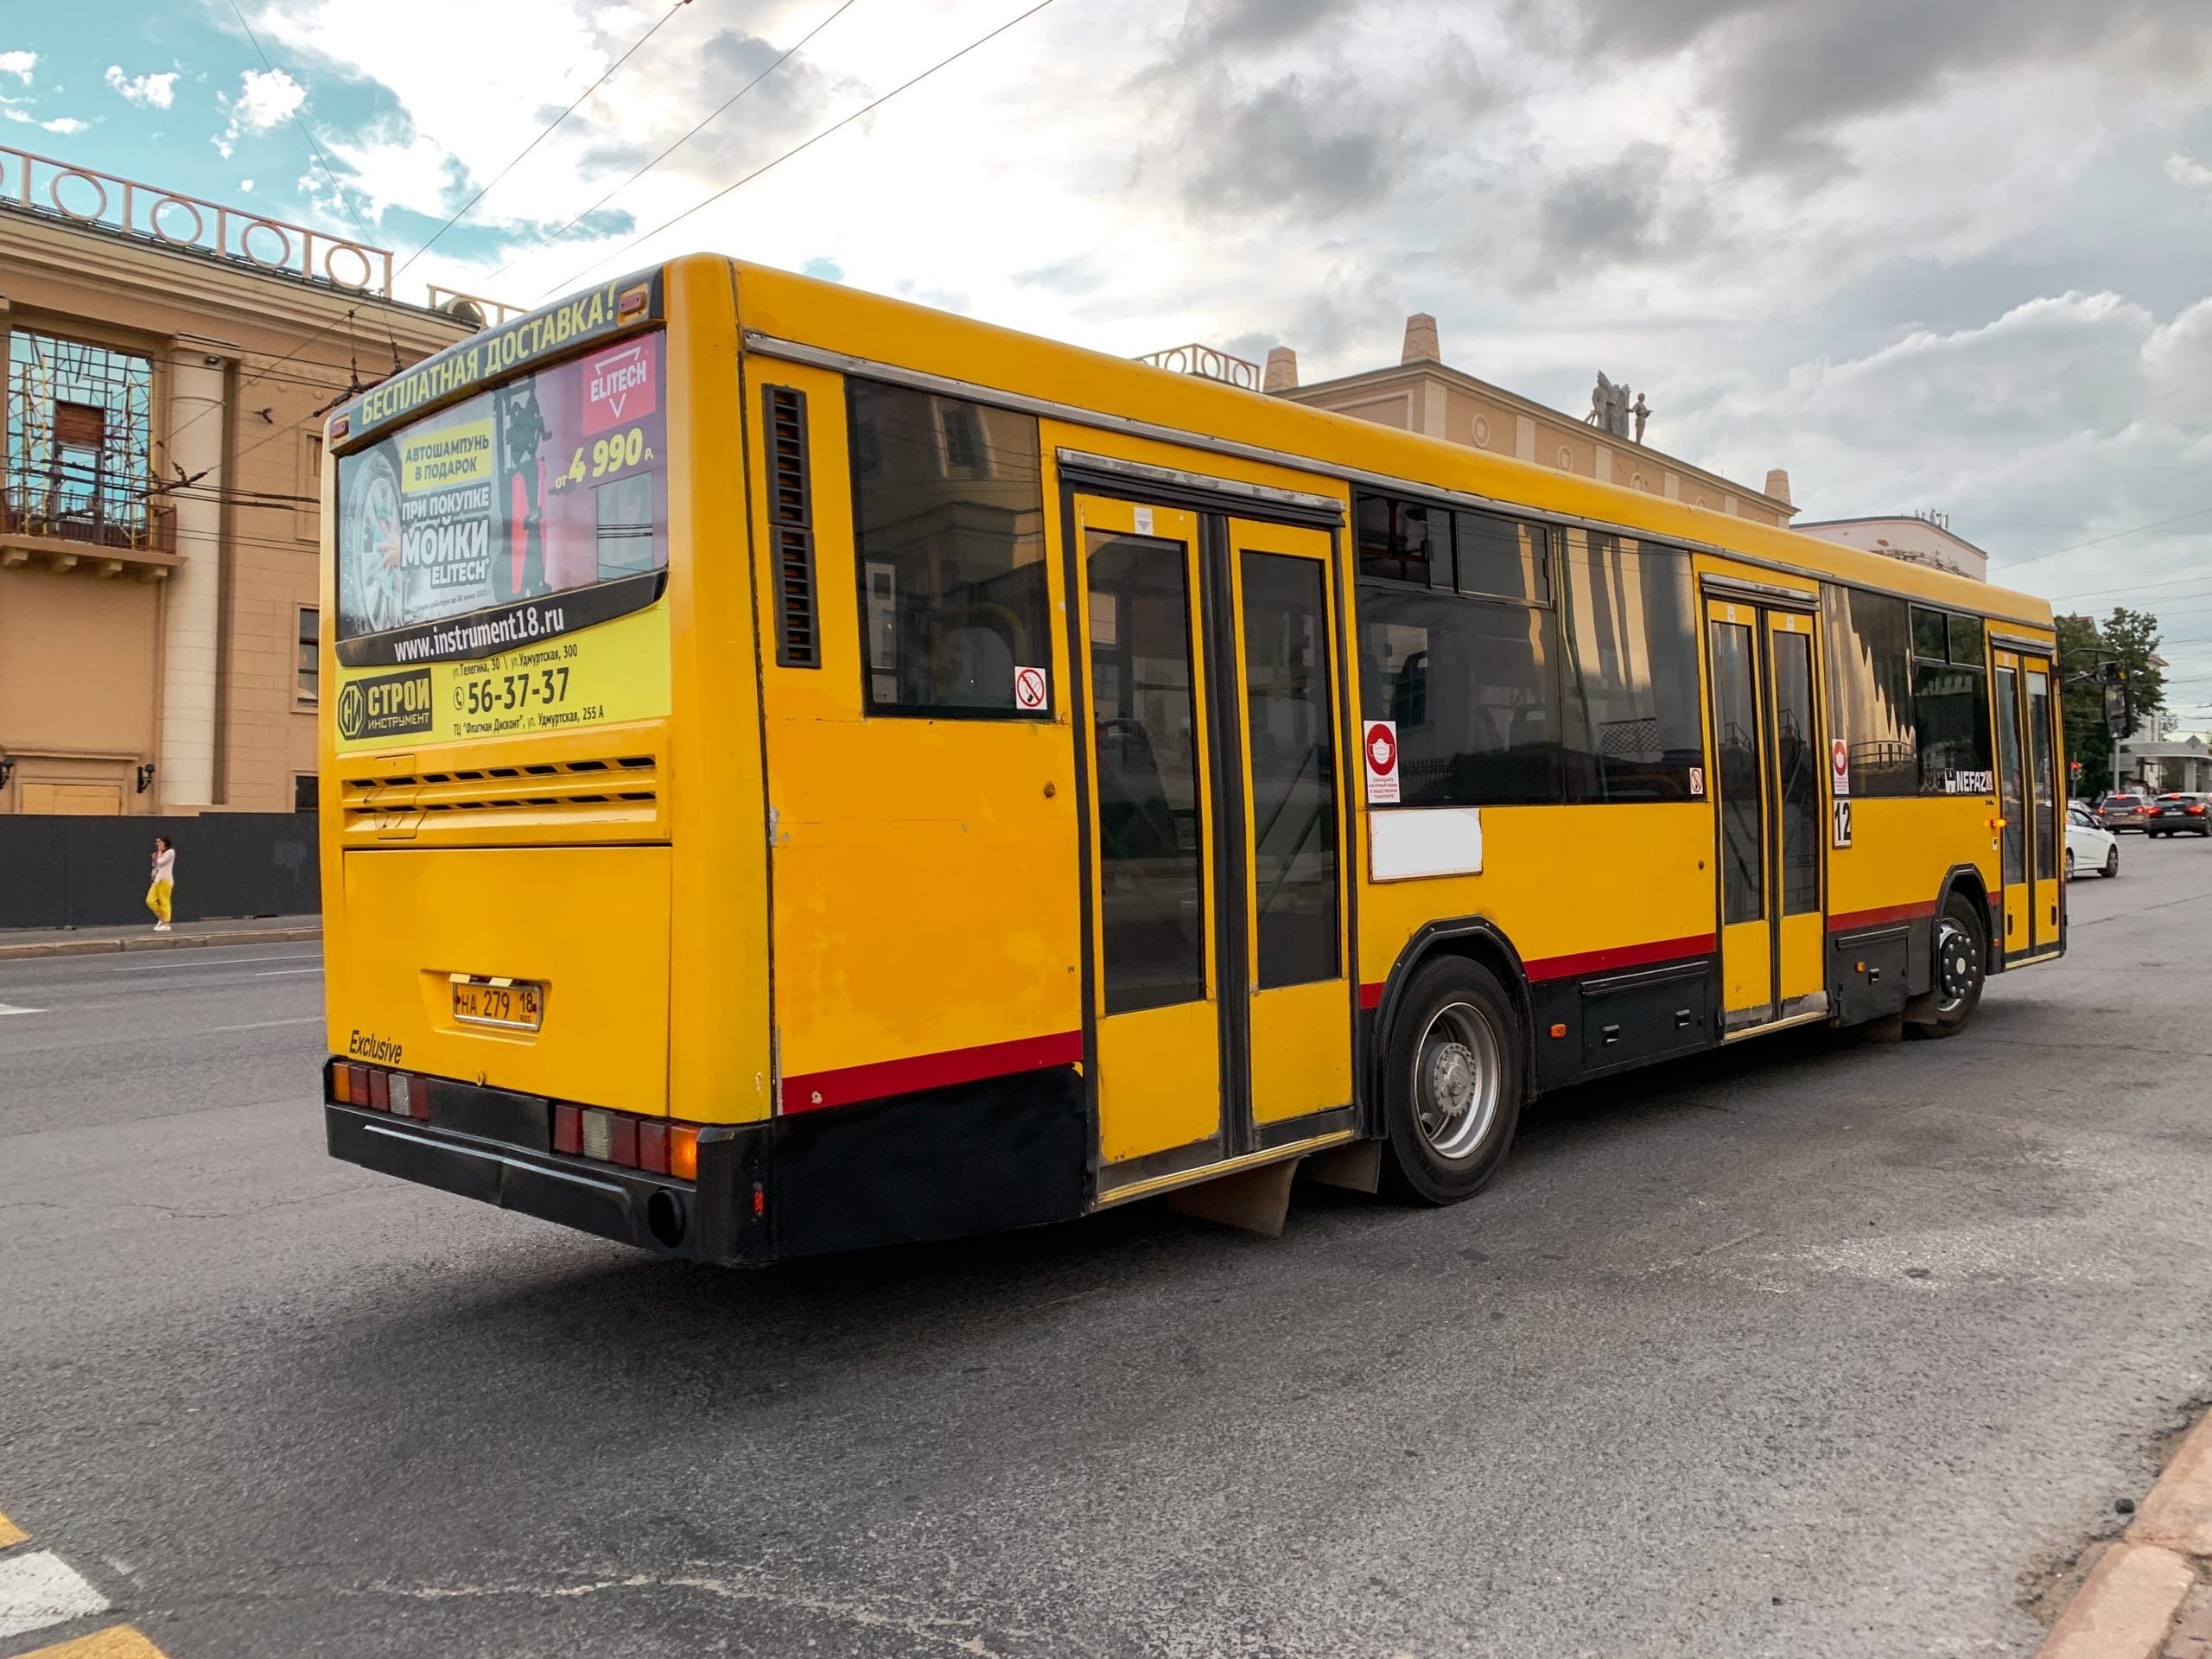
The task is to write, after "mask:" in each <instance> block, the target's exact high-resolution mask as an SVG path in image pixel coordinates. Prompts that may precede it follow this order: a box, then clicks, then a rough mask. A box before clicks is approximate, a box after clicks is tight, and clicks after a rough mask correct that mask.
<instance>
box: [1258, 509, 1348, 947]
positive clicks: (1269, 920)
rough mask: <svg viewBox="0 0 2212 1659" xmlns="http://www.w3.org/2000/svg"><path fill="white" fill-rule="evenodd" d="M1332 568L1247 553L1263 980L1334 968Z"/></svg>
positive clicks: (1283, 556) (1314, 562)
mask: <svg viewBox="0 0 2212 1659" xmlns="http://www.w3.org/2000/svg"><path fill="white" fill-rule="evenodd" d="M1324 575H1325V567H1324V566H1323V565H1322V564H1321V563H1320V562H1319V560H1316V559H1298V558H1293V557H1291V556H1289V555H1287V554H1283V553H1262V552H1259V551H1256V550H1252V549H1247V550H1245V553H1244V675H1245V687H1246V690H1245V696H1246V698H1247V700H1248V705H1249V706H1248V720H1249V733H1248V737H1249V742H1250V745H1251V767H1252V801H1251V815H1252V842H1253V860H1254V862H1253V870H1252V874H1253V887H1254V892H1255V893H1256V895H1257V904H1258V912H1259V935H1260V956H1259V963H1258V968H1259V973H1258V978H1259V982H1260V987H1261V988H1262V990H1266V989H1271V988H1274V987H1275V986H1277V985H1305V984H1309V983H1311V982H1313V981H1315V980H1322V979H1334V978H1336V977H1337V973H1338V968H1337V931H1338V930H1337V762H1336V745H1335V742H1334V741H1333V740H1332V737H1331V735H1330V734H1331V732H1332V728H1333V727H1334V724H1335V722H1334V721H1333V719H1332V716H1331V713H1330V710H1331V708H1332V702H1331V699H1330V696H1329V630H1328V624H1327V621H1326V620H1325V618H1326V612H1325V605H1326V602H1327V601H1326V598H1325V594H1324V592H1323V580H1322V579H1323V576H1324Z"/></svg>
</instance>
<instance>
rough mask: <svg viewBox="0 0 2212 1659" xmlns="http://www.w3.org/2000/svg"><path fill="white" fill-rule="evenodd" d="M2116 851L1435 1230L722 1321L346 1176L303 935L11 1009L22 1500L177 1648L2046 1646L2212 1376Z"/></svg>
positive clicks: (976, 1262)
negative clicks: (1886, 1015)
mask: <svg viewBox="0 0 2212 1659" xmlns="http://www.w3.org/2000/svg"><path fill="white" fill-rule="evenodd" d="M2124 857H2125V860H2126V871H2125V873H2124V874H2123V875H2122V877H2121V878H2120V880H2117V881H2101V880H2085V881H2083V882H2081V883H2079V884H2077V885H2076V886H2075V887H2074V888H2073V890H2072V897H2071V903H2072V906H2073V912H2072V913H2073V917H2074V925H2075V934H2074V954H2073V955H2072V956H2071V957H2069V959H2068V960H2067V961H2066V962H2064V963H2062V964H2059V965H2057V966H2056V967H2049V968H2043V969H2036V970H2034V971H2032V972H2029V973H2023V974H2019V975H2017V976H2012V977H2009V978H2004V979H1999V981H1997V982H1994V983H1993V985H1992V986H1991V988H1990V990H1989V994H1988V996H1987V999H1986V1002H1985V1004H1984V1007H1983V1009H1982V1012H1981V1015H1980V1020H1979V1021H1978V1022H1977V1024H1976V1026H1975V1027H1974V1029H1973V1030H1972V1031H1971V1032H1970V1033H1968V1034H1967V1035H1966V1036H1965V1037H1963V1038H1961V1039H1958V1040H1955V1041H1952V1042H1948V1043H1911V1044H1904V1045H1891V1046H1876V1045H1869V1044H1864V1043H1858V1042H1852V1041H1847V1040H1844V1039H1839V1038H1837V1037H1835V1036H1834V1035H1831V1034H1827V1033H1813V1034H1809V1035H1808V1034H1803V1033H1798V1034H1792V1035H1787V1036H1784V1037H1781V1038H1777V1039H1771V1040H1770V1041H1767V1042H1764V1043H1761V1044H1755V1045H1752V1046H1750V1047H1748V1048H1745V1049H1744V1050H1740V1051H1737V1052H1731V1053H1730V1054H1728V1055H1726V1056H1725V1057H1720V1058H1708V1059H1706V1060H1703V1061H1700V1062H1697V1063H1693V1064H1686V1065H1677V1066H1674V1067H1670V1068H1667V1069H1664V1070H1662V1071H1656V1072H1647V1073H1645V1074H1643V1075H1642V1076H1639V1077H1634V1078H1631V1079H1630V1080H1627V1081H1625V1082H1622V1083H1618V1084H1611V1085H1607V1086H1602V1087H1593V1088H1587V1089H1583V1090H1576V1091H1574V1092H1573V1093H1571V1094H1567V1095H1563V1096H1556V1097H1554V1098H1553V1099H1551V1100H1549V1101H1547V1102H1545V1103H1542V1104H1541V1105H1540V1106H1539V1107H1538V1108H1536V1109H1535V1111H1534V1112H1533V1114H1532V1116H1530V1118H1529V1120H1528V1121H1527V1122H1525V1123H1524V1127H1523V1130H1522V1142H1521V1145H1520V1147H1519V1148H1518V1149H1517V1151H1516V1154H1515V1158H1514V1160H1513V1162H1512V1164H1511V1165H1510V1167H1509V1169H1508V1171H1507V1173H1505V1174H1504V1176H1503V1177H1502V1178H1501V1180H1500V1182H1499V1184H1498V1185H1497V1186H1496V1187H1494V1188H1493V1189H1492V1191H1491V1192H1490V1193H1489V1194H1487V1195H1486V1196H1485V1197H1484V1198H1481V1199H1479V1200H1478V1201H1477V1202H1476V1203H1474V1204H1472V1205H1465V1206H1462V1207H1460V1208H1459V1209H1456V1210H1452V1211H1440V1212H1415V1211H1404V1210H1398V1209H1394V1208H1391V1207H1389V1206H1388V1205H1383V1204H1380V1203H1377V1202H1375V1201H1371V1200H1367V1199H1361V1198H1351V1197H1346V1196H1339V1195H1331V1194H1319V1193H1317V1194H1315V1195H1313V1196H1307V1197H1302V1198H1300V1200H1299V1202H1298V1205H1297V1207H1296V1208H1295V1210H1294V1213H1293V1215H1292V1217H1291V1223H1290V1227H1289V1230H1288V1232H1287V1235H1286V1236H1284V1237H1283V1238H1282V1239H1281V1240H1279V1241H1264V1240H1260V1239H1256V1238H1253V1237H1249V1236H1243V1235H1240V1234H1236V1233H1230V1232H1226V1231H1222V1230H1216V1229H1213V1228H1211V1227H1209V1226H1207V1225H1205V1224H1201V1223H1198V1222H1192V1221H1185V1220H1183V1219H1180V1218H1178V1217H1173V1216H1172V1215H1169V1214H1167V1213H1166V1211H1163V1210H1161V1209H1160V1208H1159V1207H1158V1206H1156V1205H1147V1206H1142V1207H1140V1208H1137V1209H1134V1210H1131V1211H1125V1212H1122V1213H1118V1214H1116V1215H1112V1216H1109V1217H1101V1218H1098V1219H1096V1220H1094V1221H1092V1222H1090V1223H1087V1224H1081V1225H1076V1226H1069V1227H1064V1228H1058V1229H1053V1230H1046V1231H1043V1232H1039V1233H1033V1234H1027V1235H1022V1236H1014V1237H1007V1238H997V1239H990V1240H984V1241H980V1242H975V1243H963V1244H959V1245H956V1246H947V1247H937V1248H930V1249H910V1250H903V1251H896V1252H886V1253H881V1254H877V1255H867V1256H863V1257H858V1258H852V1259H842V1260H836V1261H830V1262H818V1263H814V1264H805V1265H798V1266H786V1267H782V1268H775V1269H772V1270H768V1271H762V1272H751V1273H724V1272H716V1271H707V1270H698V1269H691V1268H682V1267H672V1266H667V1265H662V1264H659V1263H657V1262H652V1261H651V1260H648V1259H645V1258H644V1257H642V1256H639V1255H632V1254H631V1253H629V1252H627V1251H626V1250H623V1249H618V1248H616V1247H614V1246H611V1245H606V1244H601V1243H597V1242H594V1241H592V1240H589V1239H586V1238H582V1237H578V1236H571V1235H569V1234H567V1233H564V1232H563V1231H561V1230H557V1229H555V1228H553V1227H550V1226H548V1225H546V1224H542V1223H538V1222H535V1221H531V1220H530V1219H527V1218H525V1217H517V1216H511V1215H506V1214H503V1213H501V1212H499V1211H493V1210H489V1209H485V1208H481V1207H479V1206H476V1205H471V1204H468V1203H467V1202H465V1201H462V1200H460V1199H456V1198H448V1197H446V1196H444V1195H442V1194H439V1193H435V1192H427V1191H423V1190H420V1189H416V1188H412V1187H409V1186H406V1185H401V1184H399V1183H397V1182H394V1181H391V1180H387V1179H383V1178H380V1177H377V1176H373V1175H370V1174H368V1173H365V1172H361V1171H358V1170H354V1169H352V1168H349V1167H346V1166H340V1165H336V1164H334V1163H332V1162H330V1161H329V1160H327V1159H326V1158H325V1156H324V1155H323V1153H322V1150H321V1128H320V1123H319V1121H318V1118H317V1114H316V1110H315V1106H314V1104H313V1097H314V1094H315V1063H316V1061H317V1058H319V1040H320V1039H319V1029H318V1026H317V1024H316V1021H315V1008H316V1007H317V1002H318V999H319V995H320V981H319V979H318V977H317V976H316V974H315V953H314V950H313V948H312V947H307V946H293V945H283V946H272V947H268V948H265V949H257V948H245V949H239V950H226V951H213V950H210V951H179V952H175V953H170V954H168V955H164V956H151V955H147V956H136V957H86V958H79V959H73V960H61V961H52V962H39V963H10V964H5V965H0V1003H5V1004H9V1005H11V1006H13V1007H22V1008H27V1009H33V1010H38V1012H30V1013H9V1014H0V1511H4V1512H5V1513H6V1514H8V1515H10V1516H13V1517H15V1518H16V1520H17V1521H18V1522H22V1524H23V1525H24V1526H26V1527H27V1528H29V1529H32V1530H33V1531H34V1532H35V1533H36V1534H37V1535H38V1537H39V1539H40V1541H42V1542H44V1543H47V1544H49V1545H51V1546H52V1547H53V1548H55V1549H57V1550H59V1551H60V1552H62V1553H63V1554H65V1555H67V1558H68V1559H69V1560H71V1561H73V1563H74V1564H75V1565H76V1566H78V1567H79V1568H80V1569H82V1570H83V1571H84V1572H85V1573H86V1574H87V1576H89V1577H90V1578H92V1580H94V1581H95V1582H96V1583H98V1584H99V1586H100V1587H101V1588H102V1589H103V1590H104V1591H105V1592H106V1593H107V1594H108V1595H109V1596H110V1597H111V1599H113V1600H114V1601H115V1603H116V1605H117V1607H118V1611H120V1612H122V1613H124V1614H127V1615H128V1616H130V1618H133V1619H134V1620H135V1621H136V1622H137V1624H138V1625H139V1626H140V1627H141V1628H142V1629H143V1630H146V1631H147V1632H148V1633H149V1634H150V1635H151V1636H153V1637H155V1638H156V1640H157V1641H158V1642H159V1643H161V1644H162V1647H163V1648H164V1649H166V1650H167V1651H168V1654H170V1655H171V1656H173V1659H264V1656H265V1659H298V1656H302V1655H306V1654H317V1655H334V1656H354V1655H410V1656H412V1655H421V1656H436V1659H462V1656H476V1655H482V1656H495V1655H496V1656H531V1659H550V1656H564V1655H593V1656H599V1655H607V1656H642V1659H658V1656H679V1655H681V1656H693V1655H703V1654H725V1653H726V1654H743V1655H772V1656H786V1655H805V1654H816V1653H818V1654H823V1655H847V1654H849V1655H857V1656H870V1659H874V1656H892V1655H901V1656H903V1655H939V1654H942V1655H952V1656H957V1655H963V1654H971V1655H997V1656H1001V1659H1017V1656H1019V1659H1063V1656H1065V1659H1077V1656H1091V1655H1122V1654H1130V1655H1156V1656H1177V1659H1181V1656H1211V1655H1233V1656H1256V1655H1277V1654H1281V1655H1328V1656H1339V1655H1373V1656H1378V1659H1391V1656H1399V1655H1416V1656H1421V1659H1429V1656H1440V1655H1448V1654H1463V1653H1468V1654H1483V1655H1499V1656H1514V1659H1530V1656H1550V1655H1605V1656H1620V1655H1646V1654H1653V1655H1658V1654H1665V1655H1675V1654H1681V1655H1696V1656H1700V1659H1728V1656H1739V1655H1741V1656H1750V1655H1801V1654H1819V1655H1821V1656H1825V1659H1834V1656H1853V1655H1877V1656H1889V1655H1897V1656H1906V1655H1910V1656H1929V1655H1976V1656H1980V1655H1997V1654H2019V1653H2026V1652H2029V1651H2031V1649H2033V1647H2034V1645H2035V1643H2036V1642H2037V1639H2038V1637H2039V1635H2040V1627H2039V1626H2038V1625H2037V1623H2036V1621H2035V1620H2034V1618H2032V1617H2031V1615H2030V1612H2029V1611H2027V1609H2026V1607H2025V1605H2024V1598H2025V1597H2026V1596H2027V1595H2029V1594H2030V1593H2031V1592H2032V1591H2033V1590H2034V1589H2035V1587H2036V1586H2037V1583H2038V1582H2039V1576H2038V1575H2040V1574H2042V1573H2046V1572H2048V1571H2050V1569H2052V1568H2053V1567H2056V1565H2057V1564H2058V1563H2060V1562H2062V1561H2063V1560H2065V1559H2066V1558H2067V1557H2068V1556H2069V1555H2070V1554H2072V1553H2074V1552H2075V1551H2076V1550H2077V1549H2078V1548H2080V1547H2081V1545H2082V1542H2083V1541H2085V1540H2086V1539H2087V1538H2088V1537H2089V1536H2090V1535H2093V1534H2094V1533H2095V1532H2096V1531H2098V1530H2099V1529H2109V1528H2110V1527H2111V1526H2112V1525H2113V1503H2114V1500H2115V1499H2116V1498H2120V1497H2126V1496H2130V1495H2135V1494H2139V1493H2140V1492H2141V1491H2143V1490H2144V1489H2145V1487H2146V1485H2147V1484H2148V1482H2149V1480H2150V1478H2151V1476H2152V1470H2153V1467H2154V1462H2155V1446H2156V1442H2157V1440H2158V1437H2159V1436H2160V1435H2161V1434H2162V1433H2165V1432H2166V1431H2168V1430H2169V1429H2170V1428H2171V1426H2172V1425H2173V1423H2174V1421H2175V1417H2176V1413H2177V1409H2178V1408H2181V1407H2183V1405H2184V1404H2185V1403H2186V1402H2190V1400H2192V1399H2196V1398H2201V1397H2202V1395H2204V1394H2205V1392H2206V1391H2207V1389H2208V1357H2212V1226H2209V1225H2208V1219H2207V1217H2208V1206H2207V1203H2206V1197H2205V1195H2206V1194H2207V1193H2208V1192H2212V1135H2208V1133H2207V1110H2206V1090H2205V1088H2204V1086H2203V1084H2202V1081H2201V1079H2202V1077H2203V1076H2204V1074H2205V1070H2206V1068H2207V1066H2208V1065H2212V1023H2208V1021H2207V1019H2206V1016H2205V1008H2204V1003H2205V998H2206V995H2207V993H2208V990H2212V977H2208V973H2207V969H2206V966H2205V964H2206V963H2207V960H2208V951H2207V948H2206V939H2207V935H2208V929H2212V843H2207V842H2159V843H2157V844H2146V843H2145V842H2143V841H2142V840H2141V838H2139V837H2130V838H2128V840H2127V841H2126V844H2125V851H2124ZM65 1633H66V1632H65ZM54 1634H55V1632H48V1633H47V1635H46V1636H45V1637H44V1638H43V1639H47V1640H51V1639H52V1638H53V1636H54ZM39 1639H41V1638H22V1639H20V1640H17V1641H16V1642H13V1643H7V1642H0V1659H4V1656H7V1655H12V1654H16V1653H19V1652H22V1651H23V1650H25V1649H29V1648H30V1647H34V1646H35V1645H37V1642H38V1640H39Z"/></svg>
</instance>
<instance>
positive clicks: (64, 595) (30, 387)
mask: <svg viewBox="0 0 2212 1659" xmlns="http://www.w3.org/2000/svg"><path fill="white" fill-rule="evenodd" d="M391 273H392V258H391V254H390V253H389V252H387V251H385V250H382V249H378V248H373V247H370V246H368V245H365V244H364V243H359V242H356V241H353V240H351V239H349V238H340V237H335V236H331V235H327V234H326V233H324V232H320V231H316V230H313V229H311V228H309V227H306V226H296V225H290V224H287V223H285V222H283V221H281V220H277V219H268V218H265V217H263V216H260V215H257V214H254V213H246V212H243V211H241V210H240V209H238V208H236V207H226V206H223V205H221V204H218V203H214V202H208V201H202V200H197V199H196V198H193V197H188V196H183V195H178V194H172V193H169V192H166V191H163V190H161V189H159V188H155V187H151V186H148V185H144V184H139V183H136V182H134V181H127V180H123V179H120V178H115V177H111V176H110V175H104V174H99V173H97V172H94V171H92V170H91V169H87V168H74V167H70V166H68V165H67V164H66V163H63V162H56V161H53V160H50V159H48V158H45V157H41V156H32V155H29V154H27V153H25V152H23V151H20V150H14V149H6V148H3V147H0V365H4V366H5V372H6V380H5V415H6V447H5V449H4V452H0V812H20V813H98V814H130V813H178V812H184V813H190V812H194V811H221V810H232V811H240V810H244V811H264V812H268V811H290V810H301V809H303V808H307V807H310V806H311V805H312V804H313V800H314V777H315V711H316V709H317V706H318V691H319V687H318V686H317V683H316V662H317V657H316V652H315V641H316V639H317V637H318V636H317V629H318V627H319V625H320V617H319V615H318V611H317V605H318V599H317V537H318V532H319V525H318V512H317V506H316V503H317V499H318V494H319V491H320V487H321V416H322V414H323V412H324V411H325V410H327V409H328V408H329V407H330V406H331V405H332V404H334V402H335V401H337V400H338V399H339V398H340V397H342V396H343V395H344V394H345V393H346V390H347V388H348V387H349V386H354V385H370V384H373V383H374V382H375V381H377V380H379V379H381V378H384V377H385V376H386V375H388V374H390V373H391V372H392V371H393V369H394V368H395V367H397V366H401V365H405V364H408V363H411V362H413V361H415V360H416V359H420V358H422V357H424V356H426V355H428V354H429V353H431V352H433V351H435V350H437V349H439V348H441V347H442V346H446V345H448V344H450V343H451V342H452V341H454V340H457V339H459V338H461V337H462V336H463V335H465V334H468V333H469V332H471V330H472V329H473V328H474V327H475V326H476V321H477V314H476V313H475V312H474V310H473V309H471V308H469V307H467V305H465V304H464V305H461V307H460V308H459V310H460V315H453V314H451V313H449V312H448V311H446V310H444V309H441V308H435V307H434V305H432V304H427V303H426V304H423V305H410V304H402V303H399V302H395V301H394V300H392V299H391V297H389V289H390V288H391ZM429 298H430V299H431V300H432V301H434V302H440V303H441V304H451V303H453V299H454V296H441V295H440V294H439V292H438V291H437V290H435V289H433V290H430V294H429Z"/></svg>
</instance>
